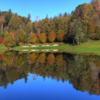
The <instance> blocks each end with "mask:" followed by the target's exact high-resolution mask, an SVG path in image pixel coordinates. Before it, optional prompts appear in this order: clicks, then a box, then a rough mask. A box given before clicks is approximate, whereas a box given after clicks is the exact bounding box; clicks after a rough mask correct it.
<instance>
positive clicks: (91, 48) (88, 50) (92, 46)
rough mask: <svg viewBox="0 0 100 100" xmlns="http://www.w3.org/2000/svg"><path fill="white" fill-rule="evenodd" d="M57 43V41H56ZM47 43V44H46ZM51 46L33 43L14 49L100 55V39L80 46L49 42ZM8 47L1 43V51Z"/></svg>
mask: <svg viewBox="0 0 100 100" xmlns="http://www.w3.org/2000/svg"><path fill="white" fill-rule="evenodd" d="M55 44H56V43H55ZM43 45H44V44H43ZM46 45H47V44H46ZM49 45H50V46H46V47H43V46H42V45H39V47H31V46H32V45H24V46H28V47H22V46H16V47H15V48H13V50H16V51H23V50H28V51H32V50H39V51H42V50H44V51H45V50H48V49H49V51H50V52H52V51H53V49H56V50H58V51H63V52H68V53H69V52H70V53H84V54H97V55H100V41H90V42H89V43H81V44H80V45H79V46H72V45H70V44H58V45H59V46H52V45H53V44H49ZM6 49H7V48H6V47H5V46H4V45H0V52H4V51H5V50H6Z"/></svg>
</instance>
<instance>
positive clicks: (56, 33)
mask: <svg viewBox="0 0 100 100" xmlns="http://www.w3.org/2000/svg"><path fill="white" fill-rule="evenodd" d="M30 18H31V15H30V14H28V17H22V16H19V15H18V14H17V13H15V14H14V13H12V10H11V9H9V10H8V11H1V12H0V44H5V45H6V46H7V47H14V46H18V45H22V44H24V43H32V44H34V43H53V42H65V43H71V44H74V45H75V44H76V45H79V44H80V43H83V42H86V41H88V40H89V39H92V40H100V0H92V1H91V3H89V4H87V3H84V4H81V5H79V6H78V7H76V9H75V10H74V11H72V12H71V14H68V13H67V12H65V13H64V14H59V16H54V17H53V18H48V16H46V18H45V19H42V20H39V16H36V20H35V21H34V22H32V21H31V20H30Z"/></svg>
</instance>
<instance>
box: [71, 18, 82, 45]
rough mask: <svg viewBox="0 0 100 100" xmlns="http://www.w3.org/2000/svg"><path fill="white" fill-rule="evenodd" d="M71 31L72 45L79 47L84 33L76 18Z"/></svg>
mask: <svg viewBox="0 0 100 100" xmlns="http://www.w3.org/2000/svg"><path fill="white" fill-rule="evenodd" d="M72 30H73V31H72V33H71V38H72V40H73V43H76V44H77V45H79V44H80V42H81V40H82V39H83V37H84V33H83V30H82V24H81V22H80V19H79V18H77V19H76V21H75V22H74V24H73V26H72Z"/></svg>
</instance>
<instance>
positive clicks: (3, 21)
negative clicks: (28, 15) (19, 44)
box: [0, 16, 5, 32]
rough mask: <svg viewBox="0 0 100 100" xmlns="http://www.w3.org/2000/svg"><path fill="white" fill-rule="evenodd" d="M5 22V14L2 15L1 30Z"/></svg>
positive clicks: (0, 18) (0, 17) (0, 19)
mask: <svg viewBox="0 0 100 100" xmlns="http://www.w3.org/2000/svg"><path fill="white" fill-rule="evenodd" d="M4 23H5V18H4V16H0V25H1V32H3V24H4Z"/></svg>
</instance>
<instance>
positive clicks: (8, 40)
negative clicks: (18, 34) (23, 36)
mask: <svg viewBox="0 0 100 100" xmlns="http://www.w3.org/2000/svg"><path fill="white" fill-rule="evenodd" d="M5 46H6V47H7V48H8V49H9V47H14V46H15V42H14V41H13V40H12V38H11V36H8V37H7V38H6V40H5Z"/></svg>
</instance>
